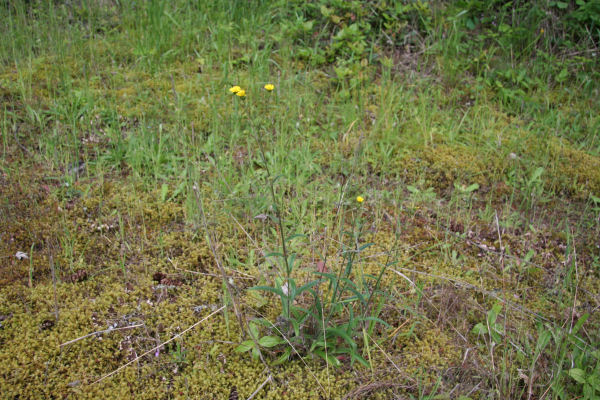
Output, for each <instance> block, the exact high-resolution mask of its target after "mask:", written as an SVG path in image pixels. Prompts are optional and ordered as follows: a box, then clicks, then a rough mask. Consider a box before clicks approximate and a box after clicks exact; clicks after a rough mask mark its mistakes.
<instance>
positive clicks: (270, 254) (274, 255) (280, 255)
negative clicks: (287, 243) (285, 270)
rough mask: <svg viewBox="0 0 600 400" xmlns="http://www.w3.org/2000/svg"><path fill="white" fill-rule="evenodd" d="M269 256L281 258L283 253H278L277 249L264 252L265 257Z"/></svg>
mask: <svg viewBox="0 0 600 400" xmlns="http://www.w3.org/2000/svg"><path fill="white" fill-rule="evenodd" d="M269 257H281V258H283V253H279V252H277V251H272V252H270V253H268V254H265V258H269Z"/></svg>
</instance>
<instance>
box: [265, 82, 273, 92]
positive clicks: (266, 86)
mask: <svg viewBox="0 0 600 400" xmlns="http://www.w3.org/2000/svg"><path fill="white" fill-rule="evenodd" d="M273 89H275V85H273V84H272V83H267V84H266V85H265V90H266V91H268V92H270V91H272V90H273Z"/></svg>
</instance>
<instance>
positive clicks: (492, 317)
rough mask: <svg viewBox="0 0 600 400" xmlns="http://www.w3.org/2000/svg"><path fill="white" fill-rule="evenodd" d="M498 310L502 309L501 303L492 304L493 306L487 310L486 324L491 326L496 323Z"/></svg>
mask: <svg viewBox="0 0 600 400" xmlns="http://www.w3.org/2000/svg"><path fill="white" fill-rule="evenodd" d="M500 311H502V305H501V304H494V306H493V307H492V309H491V310H490V311H488V318H487V320H488V325H489V326H493V325H495V324H496V319H497V318H498V314H500Z"/></svg>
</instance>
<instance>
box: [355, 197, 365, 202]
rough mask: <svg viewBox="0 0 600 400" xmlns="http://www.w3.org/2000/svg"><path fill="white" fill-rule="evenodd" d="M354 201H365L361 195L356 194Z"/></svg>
mask: <svg viewBox="0 0 600 400" xmlns="http://www.w3.org/2000/svg"><path fill="white" fill-rule="evenodd" d="M356 201H357V202H359V203H362V202H363V201H365V199H364V198H363V197H362V196H358V197H357V198H356Z"/></svg>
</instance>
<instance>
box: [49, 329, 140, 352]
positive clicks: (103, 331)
mask: <svg viewBox="0 0 600 400" xmlns="http://www.w3.org/2000/svg"><path fill="white" fill-rule="evenodd" d="M140 326H144V324H137V325H130V326H122V327H120V328H108V329H104V330H101V331H96V332H92V333H88V334H87V335H83V336H81V337H78V338H77V339H73V340H69V341H68V342H64V343H63V344H61V345H60V346H58V347H59V348H63V347H64V346H67V345H69V344H71V343H75V342H78V341H80V340H83V339H85V338H88V337H90V336H94V335H100V334H103V333H110V332H113V331H122V330H125V329H133V328H138V327H140Z"/></svg>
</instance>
